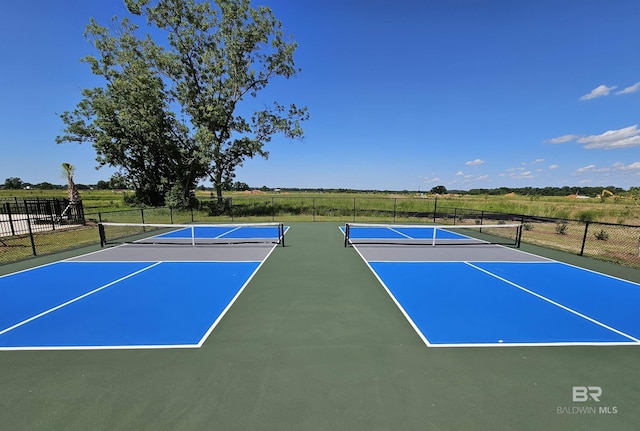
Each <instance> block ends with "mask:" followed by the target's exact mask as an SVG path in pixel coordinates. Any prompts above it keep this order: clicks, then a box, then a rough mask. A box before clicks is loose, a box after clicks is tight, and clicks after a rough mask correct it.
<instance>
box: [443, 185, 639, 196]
mask: <svg viewBox="0 0 640 431" xmlns="http://www.w3.org/2000/svg"><path fill="white" fill-rule="evenodd" d="M603 190H608V191H610V192H611V193H613V194H620V193H626V192H627V190H625V189H623V188H620V187H616V186H606V187H602V186H600V187H575V186H574V187H569V186H564V187H498V188H495V189H470V190H468V191H458V192H454V191H451V192H450V193H462V194H469V195H506V194H509V193H515V194H517V195H523V196H569V195H581V196H589V197H594V196H600V194H601V193H602V191H603Z"/></svg>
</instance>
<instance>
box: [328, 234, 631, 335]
mask: <svg viewBox="0 0 640 431" xmlns="http://www.w3.org/2000/svg"><path fill="white" fill-rule="evenodd" d="M338 228H339V229H340V226H339V227H338ZM340 231H341V232H342V233H343V235H344V231H343V230H342V229H340ZM351 245H352V247H353V249H354V250H356V252H357V253H358V255H359V256H360V258H361V259H362V260H363V261H364V263H365V264H366V265H367V267H368V268H369V270H370V271H371V272H372V273H373V275H374V276H375V277H376V279H377V280H378V282H379V283H380V284H381V285H382V287H383V288H384V290H385V291H386V292H387V294H388V295H389V296H390V297H391V299H392V300H393V302H394V303H395V304H396V306H397V307H398V309H399V310H400V312H401V313H402V314H403V315H404V317H405V318H406V319H407V321H408V322H409V324H410V325H411V326H412V327H413V329H414V331H416V333H417V334H418V336H419V337H420V338H421V339H422V341H423V342H424V343H425V345H426V346H427V347H545V346H548V347H553V346H637V345H638V343H640V340H638V339H636V338H634V337H632V336H630V335H628V334H625V333H624V332H621V331H618V330H617V329H615V328H612V327H609V326H607V325H605V324H604V323H601V322H598V321H597V320H595V319H592V318H590V317H588V316H585V315H583V314H581V313H579V312H577V311H574V310H571V309H570V308H568V307H565V306H563V305H562V304H559V303H555V302H554V301H552V300H550V299H548V298H545V297H543V296H542V295H538V294H536V293H535V292H531V291H529V290H528V289H525V288H523V287H521V286H518V285H516V284H515V283H512V282H510V281H508V280H506V279H502V278H501V277H499V276H497V275H495V274H492V273H490V272H488V271H484V270H482V268H478V267H475V266H474V265H472V264H470V263H469V262H465V261H447V262H453V263H465V264H467V265H469V266H472V267H474V268H476V269H478V270H480V271H483V272H487V273H488V274H489V275H491V276H494V277H496V278H498V279H501V280H502V281H505V282H507V283H508V284H512V285H514V286H515V287H517V288H519V289H522V290H524V291H526V292H528V293H530V294H532V295H534V296H538V297H540V299H543V300H545V301H548V302H551V303H552V304H554V305H556V306H558V307H560V308H563V309H565V310H566V311H569V312H572V313H574V314H576V315H578V316H580V317H582V318H584V319H586V320H589V321H591V322H592V323H595V324H597V325H600V326H602V327H604V328H606V329H609V330H610V331H612V332H616V333H618V334H619V335H622V336H624V337H626V338H629V339H630V340H633V341H628V342H608V341H605V342H599V341H592V342H591V341H587V342H581V341H580V342H542V343H464V344H463V343H442V344H432V343H431V342H430V341H429V339H428V338H427V337H426V335H425V334H423V333H422V331H420V329H419V328H418V326H417V325H416V324H415V322H414V321H413V320H412V319H411V317H409V314H408V313H407V312H406V310H405V309H404V308H403V307H402V306H401V305H400V303H399V302H398V300H397V299H396V298H395V296H393V294H392V293H391V291H390V290H389V288H388V287H387V285H386V284H385V283H384V281H382V279H381V278H380V276H379V275H378V273H376V271H374V270H373V268H372V267H371V265H370V264H369V262H368V261H367V259H365V257H364V256H363V255H362V253H361V252H360V250H358V247H357V246H356V245H354V244H351ZM500 247H502V246H500ZM505 248H506V247H505ZM514 251H518V252H520V253H525V254H527V255H530V256H536V257H542V258H543V259H547V260H545V261H531V262H529V261H513V263H536V264H539V263H545V264H548V263H560V264H565V263H564V262H558V261H555V260H553V259H548V258H545V257H543V256H537V255H535V254H533V253H529V252H525V251H522V250H514ZM372 262H391V263H396V262H407V263H431V262H430V261H372ZM443 262H444V261H433V263H443ZM487 262H494V261H487ZM505 262H507V263H511V262H512V261H505ZM482 263H484V262H482ZM566 265H568V266H574V265H570V264H566ZM575 267H576V268H578V269H584V268H581V267H579V266H575ZM587 271H590V272H593V273H595V274H601V275H605V276H607V274H602V273H599V272H597V271H591V270H587ZM611 278H616V277H611ZM619 280H621V281H627V282H629V281H628V280H624V279H619ZM630 283H633V284H637V283H634V282H630Z"/></svg>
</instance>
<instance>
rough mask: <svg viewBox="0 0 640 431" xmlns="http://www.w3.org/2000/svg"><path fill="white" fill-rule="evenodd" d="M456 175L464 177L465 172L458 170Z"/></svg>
mask: <svg viewBox="0 0 640 431" xmlns="http://www.w3.org/2000/svg"><path fill="white" fill-rule="evenodd" d="M456 175H457V176H459V177H463V176H464V172H462V171H458V172H456Z"/></svg>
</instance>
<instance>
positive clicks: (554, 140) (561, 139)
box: [544, 135, 580, 144]
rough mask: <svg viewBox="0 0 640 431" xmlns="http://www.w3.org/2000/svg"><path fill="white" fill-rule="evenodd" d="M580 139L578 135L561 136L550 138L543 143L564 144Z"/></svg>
mask: <svg viewBox="0 0 640 431" xmlns="http://www.w3.org/2000/svg"><path fill="white" fill-rule="evenodd" d="M579 137H580V135H562V136H558V137H557V138H551V139H547V140H546V141H544V143H545V144H564V143H567V142H570V141H573V140H574V139H578V138H579Z"/></svg>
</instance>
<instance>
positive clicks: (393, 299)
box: [353, 245, 433, 347]
mask: <svg viewBox="0 0 640 431" xmlns="http://www.w3.org/2000/svg"><path fill="white" fill-rule="evenodd" d="M353 249H354V250H355V251H356V253H358V255H359V256H360V258H361V259H362V260H363V261H364V263H365V264H366V265H367V267H369V270H370V271H371V272H372V273H373V275H374V277H376V278H377V279H378V282H379V283H380V284H381V285H382V287H383V288H384V290H386V291H387V294H388V295H389V297H391V300H392V301H393V302H394V303H395V304H396V307H398V309H399V310H400V312H401V313H402V314H403V315H404V318H405V319H407V321H408V322H409V324H410V325H411V327H413V330H414V331H416V334H418V336H419V337H420V338H421V339H422V341H423V342H424V344H426V345H427V347H430V346H432V345H433V344H431V343H430V342H429V340H428V339H427V336H426V335H424V334H423V333H422V331H420V329H419V328H418V325H416V323H415V322H414V321H413V319H411V317H410V316H409V313H407V311H406V310H405V309H404V308H403V307H402V305H400V302H398V300H397V299H396V297H395V296H393V293H391V290H389V288H388V287H387V285H386V284H385V283H384V281H382V278H380V276H379V275H378V273H377V272H376V271H375V270H374V269H373V267H372V266H371V265H370V264H369V262H368V261H367V259H365V258H364V256H363V255H362V253H360V250H358V247H356V246H355V245H354V246H353Z"/></svg>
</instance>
